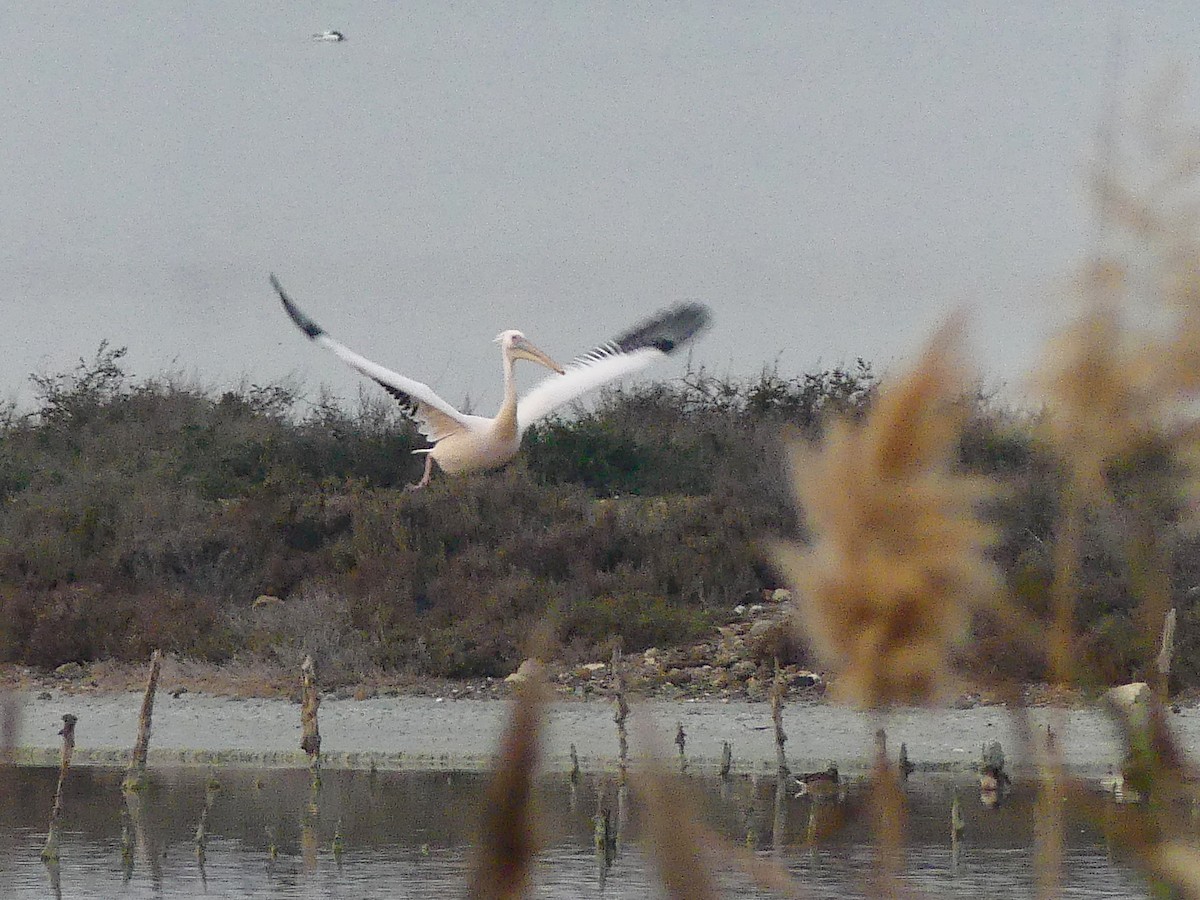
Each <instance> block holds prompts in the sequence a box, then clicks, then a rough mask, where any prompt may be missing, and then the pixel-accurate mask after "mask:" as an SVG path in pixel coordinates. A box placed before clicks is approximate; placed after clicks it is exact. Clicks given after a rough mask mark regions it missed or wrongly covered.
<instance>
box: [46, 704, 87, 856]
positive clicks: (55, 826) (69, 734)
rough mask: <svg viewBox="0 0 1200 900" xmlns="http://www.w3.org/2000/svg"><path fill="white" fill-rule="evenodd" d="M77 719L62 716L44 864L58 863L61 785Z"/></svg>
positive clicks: (71, 748)
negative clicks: (55, 779) (60, 743)
mask: <svg viewBox="0 0 1200 900" xmlns="http://www.w3.org/2000/svg"><path fill="white" fill-rule="evenodd" d="M78 721H79V719H78V718H76V717H75V716H73V715H71V714H70V713H67V714H66V715H64V716H63V727H62V731H60V732H59V734H61V735H62V739H63V745H62V762H61V763H60V764H59V767H58V787H57V788H56V789H55V791H54V806H53V808H52V809H51V810H50V829H49V833H48V834H47V835H46V846H45V847H43V848H42V859H43V860H45V861H46V862H57V861H58V830H59V826H60V824H61V822H62V811H63V785H64V784H65V783H66V781H67V770H68V769H70V768H71V754H72V753H73V752H74V751H75V723H76V722H78Z"/></svg>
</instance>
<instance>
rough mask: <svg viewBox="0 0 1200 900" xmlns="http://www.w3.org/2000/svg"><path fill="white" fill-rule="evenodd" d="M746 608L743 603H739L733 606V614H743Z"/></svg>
mask: <svg viewBox="0 0 1200 900" xmlns="http://www.w3.org/2000/svg"><path fill="white" fill-rule="evenodd" d="M746 608H747V607H746V604H745V603H739V604H738V605H737V606H735V607H734V608H733V614H734V615H735V616H744V615H745V614H746Z"/></svg>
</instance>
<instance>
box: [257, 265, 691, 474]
mask: <svg viewBox="0 0 1200 900" xmlns="http://www.w3.org/2000/svg"><path fill="white" fill-rule="evenodd" d="M271 285H272V286H273V287H274V288H275V291H276V292H277V293H278V294H279V299H280V300H282V301H283V308H284V309H285V310H287V314H288V315H289V316H291V318H292V321H293V322H294V323H295V324H296V327H297V328H299V329H300V330H301V331H303V332H304V334H305V335H307V336H308V338H309V339H310V340H312V341H315V342H316V343H318V344H320V345H321V346H322V347H324V348H325V349H326V350H329V351H330V352H332V353H333V354H335V355H336V356H337V357H338V358H339V359H341V360H342V361H343V362H345V363H347V364H348V365H350V366H352V367H353V368H355V369H357V370H358V371H359V372H361V373H362V374H364V375H366V376H367V377H368V378H370V379H372V380H373V381H375V382H377V383H378V384H379V385H381V386H382V387H383V389H384V390H385V391H387V392H388V393H389V394H391V395H392V396H393V397H395V398H396V400H397V401H399V403H400V406H401V407H402V409H403V410H404V412H405V413H406V414H407V415H408V416H409V417H410V418H411V419H413V420H414V421H415V422H416V424H417V427H418V428H419V429H420V431H421V433H422V434H423V435H425V437H427V438H428V439H429V440H430V441H431V442H432V444H433V446H432V447H427V448H425V449H422V450H417V451H414V452H416V453H424V454H426V457H425V474H424V475H423V476H422V478H421V480H420V481H419V482H418V483H417V484H415V485H412V486H411V487H413V488H421V487H424V486H425V485H427V484H429V479H430V477H431V476H432V474H433V465H434V463H437V466H438V468H439V469H441V470H442V471H443V472H445V473H446V474H447V475H456V474H459V473H464V472H478V471H481V470H486V469H495V468H498V467H500V466H503V465H504V464H505V463H507V462H508V461H509V460H511V459H512V458H513V457H514V456H516V455H517V451H518V450H519V449H520V446H521V437H522V435H524V433H525V432H526V430H528V428H529V426H531V425H532V424H533V423H534V422H536V421H538V420H539V419H542V418H544V417H545V416H547V415H549V414H550V413H551V412H553V411H554V410H555V409H557V408H558V407H560V406H562V405H563V404H566V403H569V402H571V401H572V400H574V399H576V398H578V397H580V396H582V395H583V394H585V393H587V392H588V391H591V390H594V389H595V388H598V387H600V386H601V385H603V384H607V383H608V382H610V381H613V380H615V379H617V378H620V377H621V376H622V375H628V374H630V373H632V372H636V371H638V370H640V369H643V368H645V367H646V366H648V365H650V364H651V363H654V362H656V361H658V360H660V359H664V358H665V357H666V356H668V355H669V354H671V353H673V352H674V351H675V350H677V349H679V348H680V347H682V346H683V345H684V344H686V343H687V342H688V341H690V340H691V339H692V338H694V337H695V336H696V335H697V334H698V333H699V332H700V331H702V330H703V329H704V328H705V327H707V325H708V320H709V315H708V309H707V308H706V307H704V306H702V305H700V304H698V303H685V304H681V305H679V306H674V307H672V308H670V309H667V310H664V311H662V312H660V313H658V314H657V315H655V316H653V317H651V318H650V319H647V320H646V321H645V322H643V323H641V324H640V325H638V326H636V327H634V328H632V329H630V330H629V331H627V332H625V333H624V334H622V335H620V336H619V337H616V338H614V339H613V340H611V341H608V342H606V343H604V344H601V345H600V346H598V347H596V348H595V349H593V350H591V351H590V352H588V353H585V354H584V355H583V356H580V357H578V358H576V359H575V360H574V361H573V362H571V363H570V364H569V365H568V366H566V367H565V368H564V367H563V366H560V365H559V364H558V363H556V362H555V361H554V360H553V359H551V358H550V357H549V356H547V355H546V354H545V353H544V352H542V351H541V350H539V349H538V348H537V347H535V346H534V345H533V344H532V343H530V341H529V339H528V338H526V337H525V335H523V334H522V333H521V332H519V331H511V330H510V331H502V332H500V334H499V335H497V336H496V343H498V344H499V345H500V352H501V354H502V357H503V362H504V400H503V402H502V403H501V404H500V409H499V411H498V412H497V413H496V415H495V417H494V418H490V419H489V418H487V417H485V416H473V415H468V414H466V413H461V412H459V411H458V410H457V409H455V408H454V407H453V406H451V405H450V404H449V403H447V402H446V401H445V400H443V399H442V398H441V397H439V396H438V395H437V394H435V393H434V392H433V390H432V389H431V388H430V387H429V385H427V384H422V383H421V382H419V381H414V380H412V379H411V378H406V377H404V376H403V375H400V374H397V373H396V372H393V371H391V370H390V369H385V368H384V367H383V366H381V365H378V364H376V363H373V362H371V361H370V360H369V359H366V358H364V357H362V356H359V355H358V354H357V353H355V352H354V351H353V350H351V349H350V348H348V347H346V346H344V345H343V344H341V343H339V342H338V341H335V340H334V339H333V338H332V337H330V336H329V335H328V334H326V333H325V330H324V329H323V328H321V326H319V325H318V324H317V323H316V322H314V321H313V320H312V319H310V318H309V317H308V316H306V315H305V314H304V313H303V312H301V311H300V309H299V307H297V306H296V304H295V303H294V302H292V299H291V298H290V297H289V296H288V295H287V293H285V292H284V290H283V286H282V285H280V283H279V279H278V278H276V277H275V276H274V275H272V276H271ZM519 359H526V360H529V361H530V362H535V363H537V364H539V365H542V366H545V367H546V368H547V369H550V370H551V371H552V372H554V373H555V374H554V375H551V376H549V377H547V378H546V379H545V380H543V381H541V382H540V383H539V384H537V385H536V386H534V387H533V389H531V390H530V391H529V392H528V393H526V394H525V396H523V397H521V398H520V399H518V398H517V387H516V383H515V382H514V380H513V366H514V365H515V363H516V361H517V360H519Z"/></svg>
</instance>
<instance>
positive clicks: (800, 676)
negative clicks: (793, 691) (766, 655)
mask: <svg viewBox="0 0 1200 900" xmlns="http://www.w3.org/2000/svg"><path fill="white" fill-rule="evenodd" d="M787 683H788V687H794V688H810V687H816V686H817V685H819V684H820V683H821V676H820V675H818V674H817V673H816V672H809V671H808V670H807V669H797V670H796V671H794V672H788V673H787Z"/></svg>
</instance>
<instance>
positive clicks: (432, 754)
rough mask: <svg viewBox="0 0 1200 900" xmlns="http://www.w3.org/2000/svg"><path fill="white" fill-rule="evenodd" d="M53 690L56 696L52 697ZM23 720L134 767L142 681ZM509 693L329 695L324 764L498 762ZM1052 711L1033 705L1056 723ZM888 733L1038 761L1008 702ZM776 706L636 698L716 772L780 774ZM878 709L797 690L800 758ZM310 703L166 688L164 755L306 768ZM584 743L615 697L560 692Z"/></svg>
mask: <svg viewBox="0 0 1200 900" xmlns="http://www.w3.org/2000/svg"><path fill="white" fill-rule="evenodd" d="M47 693H48V694H49V697H48V698H47V696H46V695H47ZM18 696H19V698H20V700H21V705H22V726H21V729H20V731H19V737H18V741H17V745H18V750H17V761H18V763H20V764H24V765H54V764H56V763H57V759H58V746H59V738H58V735H57V731H58V729H59V727H61V718H62V715H63V714H64V713H71V714H73V715H75V716H77V717H78V719H79V722H78V725H77V726H76V750H75V759H74V764H76V765H94V766H116V767H123V766H124V765H126V762H127V760H128V754H129V750H130V747H131V746H132V744H133V741H134V737H135V734H136V723H137V715H138V709H139V707H140V704H141V695H140V693H139V692H134V691H130V692H121V693H103V694H101V693H94V694H69V693H65V692H61V691H50V692H46V691H30V690H23V691H19V692H18ZM508 710H509V704H508V703H506V702H499V701H489V700H476V701H454V700H445V699H442V698H437V697H419V696H408V697H376V698H372V699H367V700H353V699H347V700H338V699H333V698H329V699H325V700H323V702H322V704H321V708H320V727H321V735H322V750H323V754H322V756H323V764H324V765H326V766H327V767H329V768H346V769H362V770H367V769H370V768H372V767H374V768H376V769H379V770H445V769H456V770H485V769H487V768H489V767H490V766H491V763H492V754H493V753H494V751H495V747H496V746H497V743H498V740H499V735H500V733H501V730H502V728H503V726H504V723H505V721H506V720H507V716H508ZM1062 714H1063V715H1065V716H1066V720H1067V727H1066V730H1065V731H1066V733H1065V734H1063V735H1062V736H1061V737H1062V740H1061V744H1060V745H1061V746H1062V747H1063V750H1064V761H1065V763H1066V765H1067V767H1068V770H1069V771H1071V772H1073V773H1075V774H1078V775H1080V776H1086V777H1099V776H1102V775H1104V774H1105V773H1107V772H1109V771H1110V770H1112V769H1114V768H1115V767H1116V766H1117V764H1118V763H1119V760H1120V746H1119V740H1118V735H1117V732H1116V729H1115V728H1114V727H1113V725H1112V722H1111V720H1110V719H1109V718H1108V717H1107V716H1106V715H1105V714H1103V713H1102V712H1100V711H1098V710H1094V709H1070V710H1063V711H1062ZM1050 715H1051V711H1050V710H1047V709H1034V710H1031V711H1030V716H1031V720H1032V723H1033V725H1034V727H1035V728H1038V729H1040V728H1044V727H1045V723H1046V722H1048V721H1049V718H1050ZM1170 719H1171V724H1172V727H1173V728H1175V729H1176V732H1177V734H1178V736H1179V738H1180V741H1181V743H1182V745H1183V747H1184V748H1185V749H1186V750H1188V751H1189V752H1194V751H1195V749H1196V748H1197V747H1198V746H1200V710H1196V709H1182V710H1181V711H1180V713H1179V714H1178V715H1173V716H1171V717H1170ZM884 721H885V724H886V728H887V733H888V746H889V748H890V751H891V752H892V753H896V752H898V750H899V748H900V744H901V743H902V742H903V743H905V744H906V745H907V750H908V755H909V758H910V759H911V760H912V761H913V762H914V763H915V764H916V765H917V767H918V771H926V772H968V771H970V770H971V767H972V765H973V764H974V763H975V762H976V761H977V760H978V759H979V755H980V748H981V746H982V744H983V743H985V742H988V741H993V740H997V741H1000V742H1001V744H1002V745H1003V747H1004V751H1005V754H1006V756H1007V758H1008V761H1009V765H1010V767H1011V768H1012V770H1013V772H1014V773H1020V772H1021V771H1022V770H1028V769H1030V768H1031V763H1030V759H1029V755H1028V754H1027V753H1026V752H1024V751H1023V749H1022V748H1021V747H1020V746H1019V744H1018V740H1017V737H1016V731H1015V729H1014V728H1013V717H1012V716H1011V715H1010V714H1009V712H1008V711H1007V710H1006V709H1004V708H1003V707H999V706H979V707H975V708H971V709H900V710H896V711H894V712H893V713H891V714H890V715H889V716H888V717H887V718H886V719H885V720H884ZM770 722H771V718H770V707H769V705H767V704H762V703H750V702H745V701H734V702H705V701H694V700H692V701H664V700H644V701H636V702H634V703H633V712H632V715H631V716H630V721H629V726H630V734H631V740H632V745H633V746H632V751H631V752H632V753H633V755H634V757H635V759H645V758H647V757H648V756H653V757H657V758H659V759H662V760H663V761H665V762H666V763H668V764H670V765H674V764H675V763H676V761H677V756H676V754H677V751H676V748H675V747H674V746H673V744H672V739H673V737H674V735H675V732H676V728H677V726H678V725H679V724H682V726H683V728H684V731H685V734H686V737H687V742H686V753H687V759H688V767H689V770H690V771H695V772H697V773H703V772H707V771H716V769H717V767H718V765H719V760H720V756H721V752H722V748H723V744H724V742H726V741H728V742H729V744H730V746H731V750H732V755H733V763H734V765H733V769H734V771H735V772H740V773H757V774H761V775H773V774H774V772H775V748H774V736H773V730H772V729H771V727H770ZM874 722H875V720H874V719H871V718H869V717H867V716H864V715H862V714H861V713H858V712H855V711H853V710H850V709H846V708H844V707H841V706H836V705H834V704H829V703H811V702H810V703H789V704H788V705H787V706H786V708H785V711H784V730H785V731H786V733H787V735H788V741H787V743H786V745H785V746H786V750H787V756H788V761H789V765H790V766H791V768H792V770H793V771H811V770H816V769H823V768H824V767H825V766H826V765H828V763H829V762H830V761H833V762H836V763H837V764H838V765H839V767H840V768H841V770H842V771H843V772H847V773H853V772H855V771H863V770H865V769H866V768H867V767H868V761H869V760H870V758H871V754H872V752H873V750H872V748H873V743H872V742H873V733H874ZM299 741H300V716H299V707H298V705H297V704H295V703H294V702H292V701H290V700H283V699H247V700H237V699H231V698H223V697H214V696H211V695H207V694H202V693H198V692H189V693H184V694H181V695H179V696H178V697H174V696H171V695H170V694H163V693H160V695H159V698H158V700H157V702H156V705H155V710H154V719H153V734H152V737H151V742H150V765H151V766H152V767H153V766H180V765H183V766H208V767H223V766H228V767H249V768H277V767H302V766H304V765H305V757H304V754H303V753H302V752H301V751H300V748H299ZM572 744H574V745H575V747H576V750H577V755H578V757H579V760H580V766H581V768H582V769H583V770H584V771H588V772H603V771H610V770H615V766H616V751H617V743H616V732H615V727H614V725H613V718H612V707H611V705H610V704H609V703H607V702H602V701H591V702H579V701H571V700H555V701H552V702H551V703H550V704H549V707H548V712H547V724H546V729H545V741H544V753H543V759H544V762H543V769H544V770H545V771H547V772H565V771H568V770H569V768H570V746H571V745H572Z"/></svg>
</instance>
